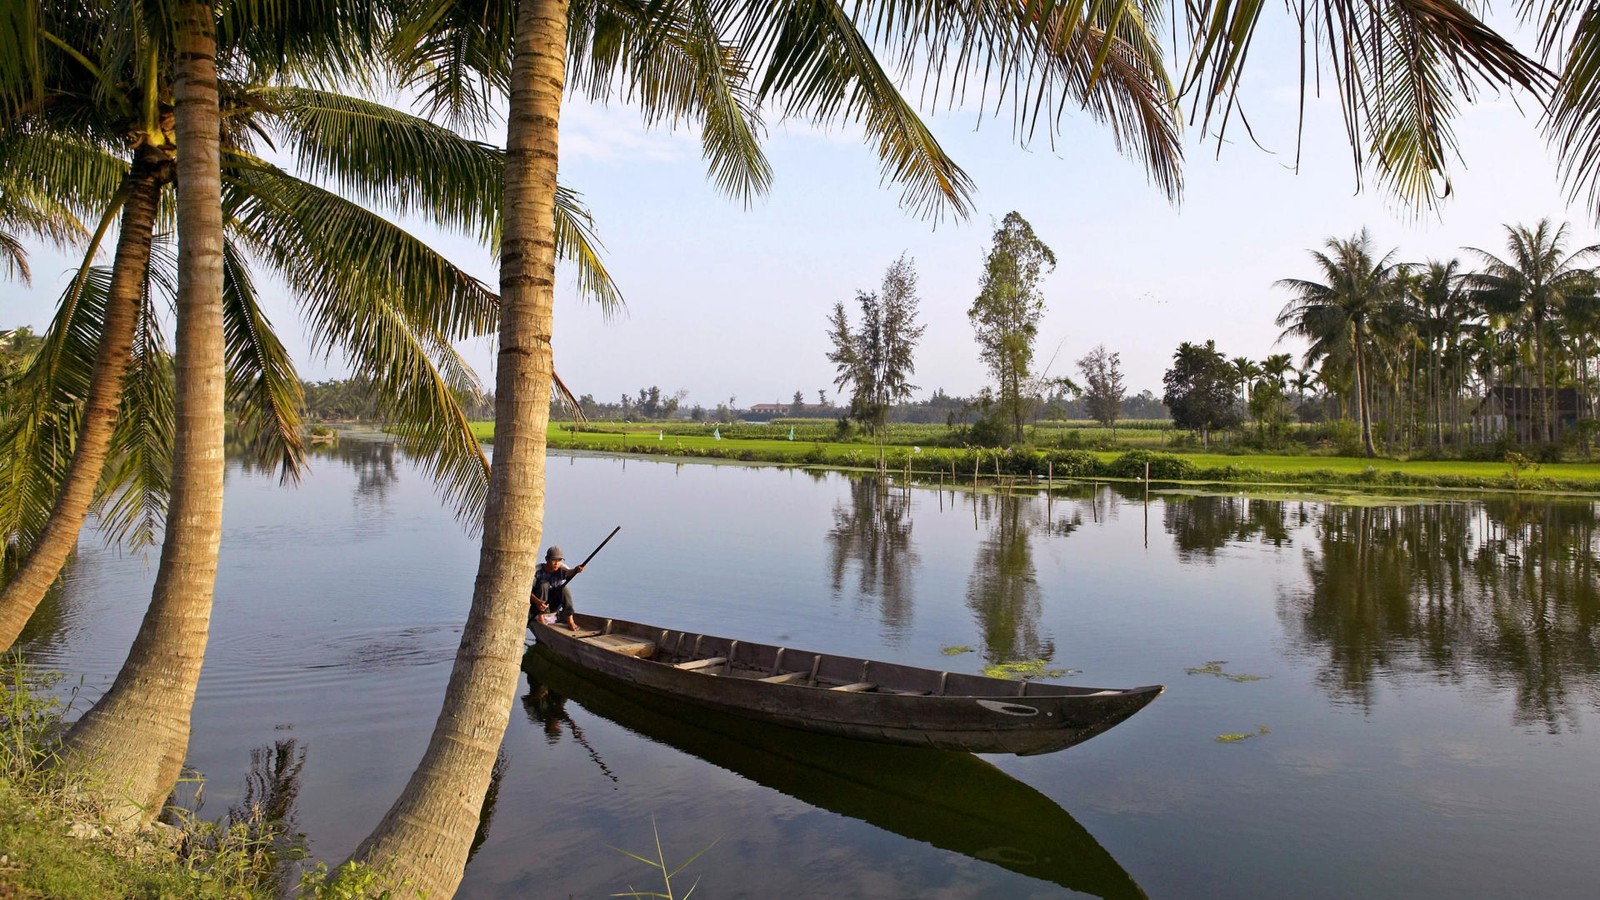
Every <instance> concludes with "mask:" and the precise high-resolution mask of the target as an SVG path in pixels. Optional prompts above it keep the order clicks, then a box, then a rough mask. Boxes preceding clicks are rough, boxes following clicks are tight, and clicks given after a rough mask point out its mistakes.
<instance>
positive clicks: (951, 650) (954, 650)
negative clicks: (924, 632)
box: [939, 644, 972, 656]
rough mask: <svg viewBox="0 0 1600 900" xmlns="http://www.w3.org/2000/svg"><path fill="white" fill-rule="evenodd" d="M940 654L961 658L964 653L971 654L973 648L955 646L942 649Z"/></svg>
mask: <svg viewBox="0 0 1600 900" xmlns="http://www.w3.org/2000/svg"><path fill="white" fill-rule="evenodd" d="M939 652H940V653H943V654H944V655H945V656H960V655H961V654H963V653H971V652H972V648H971V647H966V646H962V645H961V644H955V645H953V646H950V647H940V648H939Z"/></svg>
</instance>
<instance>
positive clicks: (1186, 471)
mask: <svg viewBox="0 0 1600 900" xmlns="http://www.w3.org/2000/svg"><path fill="white" fill-rule="evenodd" d="M931 427H932V426H911V427H909V428H905V429H899V428H896V429H892V430H891V434H890V439H891V441H896V440H897V439H898V441H904V440H905V438H906V437H908V436H909V437H913V438H915V437H917V436H919V432H920V433H921V434H926V433H928V429H929V428H931ZM913 429H915V430H913ZM794 431H795V438H794V439H793V440H790V439H789V438H788V434H789V426H787V425H745V424H736V425H724V426H711V425H683V424H676V423H675V424H673V425H668V426H661V425H633V424H619V423H606V424H599V425H596V424H590V425H586V426H580V427H578V428H577V429H574V428H573V427H572V426H571V425H570V424H569V423H566V422H558V423H554V425H553V427H552V429H551V432H550V446H551V447H552V448H554V449H572V450H589V451H598V452H610V453H636V454H647V455H660V456H685V457H700V458H709V459H732V460H742V461H748V462H774V463H788V464H799V465H815V466H826V467H836V468H870V467H872V466H874V465H875V464H876V460H877V456H878V451H877V448H876V447H874V446H873V445H871V444H867V443H862V442H860V441H836V440H829V439H825V438H824V436H823V435H825V434H831V432H832V426H831V425H827V426H823V425H815V426H811V427H808V428H805V429H802V428H799V427H796V428H795V429H794ZM896 431H900V432H901V433H900V434H896V433H895V432H896ZM1124 431H1125V432H1134V433H1138V434H1140V435H1141V436H1144V435H1149V434H1159V432H1157V431H1155V430H1154V429H1143V430H1139V429H1125V430H1124ZM474 432H475V433H476V434H478V436H479V437H480V439H482V440H486V441H492V440H493V436H494V425H493V423H492V422H480V423H475V424H474ZM808 435H809V436H808ZM884 456H885V460H886V463H887V467H888V468H889V469H890V470H891V471H894V472H906V471H908V467H909V471H910V473H911V475H912V476H913V477H914V478H920V479H924V480H929V479H938V478H941V477H942V478H945V479H952V480H955V481H967V482H970V481H972V480H973V478H974V477H975V476H976V477H977V478H978V479H979V481H980V482H982V481H990V482H992V481H993V479H995V478H997V477H1002V478H1008V479H1009V478H1021V479H1029V480H1047V479H1050V478H1059V479H1085V478H1094V479H1119V478H1120V479H1135V478H1141V477H1143V475H1144V471H1145V469H1144V465H1145V463H1146V462H1148V463H1150V466H1151V468H1150V475H1151V477H1152V479H1155V480H1160V481H1180V482H1196V483H1227V484H1241V485H1304V486H1330V487H1332V486H1337V487H1347V488H1356V489H1387V488H1397V487H1398V488H1412V489H1428V488H1440V489H1470V490H1522V491H1580V492H1592V491H1600V463H1593V462H1574V463H1546V464H1543V465H1526V466H1516V465H1512V464H1509V463H1506V462H1486V461H1469V460H1393V459H1370V460H1369V459H1365V458H1361V457H1345V456H1332V455H1320V454H1297V455H1274V454H1265V453H1262V454H1221V453H1198V452H1173V453H1166V452H1160V451H1159V449H1158V447H1151V448H1150V449H1142V448H1136V449H1131V450H1125V451H1120V452H1119V451H1115V450H1085V449H1032V450H1025V451H1010V450H993V449H980V448H967V447H936V446H924V445H921V444H911V443H905V442H896V443H892V444H890V445H888V446H886V447H885V449H884Z"/></svg>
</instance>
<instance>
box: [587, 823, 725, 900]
mask: <svg viewBox="0 0 1600 900" xmlns="http://www.w3.org/2000/svg"><path fill="white" fill-rule="evenodd" d="M650 830H651V832H652V833H654V834H655V839H656V856H655V859H647V858H645V857H643V856H640V855H639V854H637V853H630V852H628V851H627V850H623V849H622V848H620V847H611V849H612V850H615V851H617V852H618V853H621V854H622V855H623V856H626V857H628V858H629V859H636V860H638V861H639V862H642V863H644V864H645V865H647V866H649V867H650V868H652V869H655V870H656V871H658V872H660V873H661V890H659V891H640V890H635V889H634V887H633V885H631V884H630V885H628V890H627V891H625V892H622V893H617V894H612V895H611V896H613V897H651V898H657V900H677V895H676V894H674V893H673V891H672V878H673V876H675V875H677V874H678V873H679V872H682V871H683V870H684V869H686V868H688V866H689V864H690V863H692V862H694V861H695V860H697V859H699V858H700V857H702V856H704V855H706V853H708V852H709V851H710V850H711V848H712V847H715V846H716V845H717V842H716V841H712V842H711V843H709V844H707V845H706V846H705V848H704V849H703V850H701V851H700V852H699V853H696V854H695V855H693V856H691V857H689V858H688V859H686V860H684V861H683V862H681V863H679V864H678V866H677V867H676V868H673V869H668V868H667V854H666V851H664V850H662V849H661V831H660V829H658V828H656V820H655V817H654V816H651V817H650ZM607 846H610V845H609V844H608V845H607ZM699 886H700V879H698V878H696V879H695V883H694V884H692V885H690V886H689V889H688V890H687V891H685V892H684V893H683V900H688V898H689V896H690V895H691V894H693V893H694V890H695V888H697V887H699Z"/></svg>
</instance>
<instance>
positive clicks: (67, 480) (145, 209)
mask: <svg viewBox="0 0 1600 900" xmlns="http://www.w3.org/2000/svg"><path fill="white" fill-rule="evenodd" d="M171 175H172V164H171V162H170V161H169V160H168V159H167V158H166V156H165V155H164V154H163V153H161V152H160V151H159V150H156V149H155V148H152V147H142V148H141V149H140V150H139V152H138V155H137V157H136V158H135V159H134V161H133V165H132V167H131V168H130V169H129V170H128V174H127V175H125V176H124V177H123V180H122V191H123V201H122V202H123V206H122V223H121V230H120V233H119V234H118V237H117V252H116V258H115V260H114V262H113V264H112V274H111V286H110V290H109V295H108V296H107V297H106V311H105V321H104V323H103V324H102V326H101V333H100V349H99V350H98V351H97V352H96V355H95V360H94V371H93V373H92V374H91V376H90V381H89V393H88V396H87V397H85V398H84V401H83V422H82V424H81V425H80V426H79V430H78V440H77V443H76V444H75V445H74V448H73V455H72V462H70V463H69V464H68V465H67V472H66V475H65V477H64V478H63V479H62V481H61V493H60V494H59V495H58V496H57V497H56V502H55V506H54V507H52V508H51V510H50V518H49V519H48V520H47V521H46V522H45V526H44V530H43V531H42V532H40V534H39V537H38V539H37V540H36V541H35V542H34V545H33V547H32V548H31V549H29V550H28V554H27V556H26V557H24V558H23V560H22V563H21V565H20V566H19V568H18V569H17V573H16V574H15V575H14V576H13V577H12V579H11V581H10V582H9V583H7V584H6V586H5V588H4V590H0V647H10V646H11V645H12V644H13V643H14V642H15V641H16V640H17V636H18V635H19V634H21V633H22V628H23V626H24V625H26V624H27V623H28V618H29V617H30V616H32V615H33V611H34V610H35V609H37V608H38V607H39V602H40V601H41V600H43V599H44V595H45V593H46V592H47V591H49V590H50V585H52V584H54V583H55V580H56V576H57V575H59V574H61V567H62V566H63V565H65V564H66V561H67V557H68V556H70V555H71V554H72V551H73V550H74V549H75V548H76V547H77V546H78V533H79V532H80V531H82V530H83V522H84V519H85V518H86V517H87V516H88V514H89V505H90V504H91V503H92V502H93V501H94V490H95V485H97V484H98V483H99V481H100V472H101V470H102V469H104V468H105V461H106V453H107V452H108V451H109V449H110V447H111V435H112V432H114V431H115V430H116V423H117V407H118V405H119V404H120V402H121V400H122V377H123V375H124V374H125V373H126V372H127V371H128V360H129V358H130V357H131V356H132V355H133V336H134V332H135V331H136V330H137V328H138V323H139V304H140V300H141V298H142V296H143V291H144V282H145V273H146V272H147V271H148V270H149V267H150V242H151V237H152V235H153V233H154V229H155V221H156V207H157V206H158V205H159V204H160V201H161V187H162V185H164V184H165V183H166V182H167V180H168V179H169V178H171Z"/></svg>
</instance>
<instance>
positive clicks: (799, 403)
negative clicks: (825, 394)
mask: <svg viewBox="0 0 1600 900" xmlns="http://www.w3.org/2000/svg"><path fill="white" fill-rule="evenodd" d="M805 414H806V395H805V394H804V393H802V392H800V391H795V392H794V402H793V403H790V404H789V416H790V417H791V418H796V419H798V418H799V417H801V416H803V415H805Z"/></svg>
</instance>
